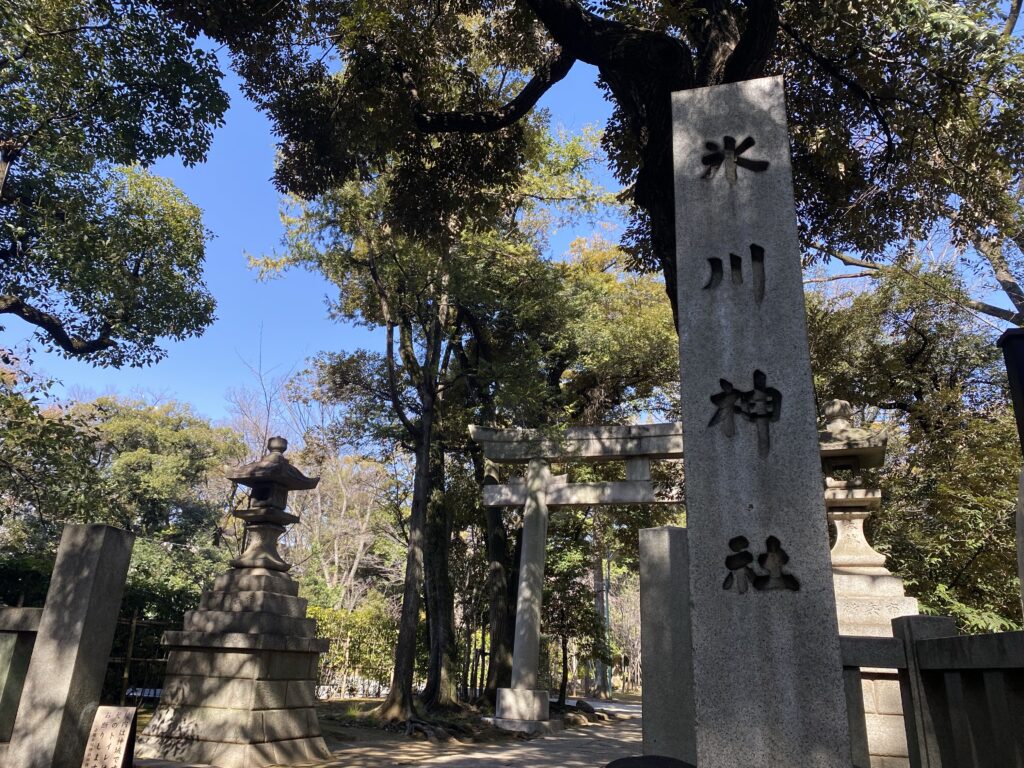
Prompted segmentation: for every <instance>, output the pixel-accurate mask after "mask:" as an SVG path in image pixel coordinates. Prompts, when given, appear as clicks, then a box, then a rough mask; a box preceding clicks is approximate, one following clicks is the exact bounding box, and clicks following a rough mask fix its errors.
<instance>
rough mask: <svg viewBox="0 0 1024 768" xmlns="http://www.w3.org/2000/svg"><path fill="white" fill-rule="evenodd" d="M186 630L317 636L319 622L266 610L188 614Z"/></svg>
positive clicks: (186, 616)
mask: <svg viewBox="0 0 1024 768" xmlns="http://www.w3.org/2000/svg"><path fill="white" fill-rule="evenodd" d="M185 631H186V632H243V633H248V634H255V633H259V634H269V635H286V636H289V637H295V638H300V637H315V636H316V621H315V620H314V619H306V618H299V617H295V616H283V615H281V614H279V613H268V612H266V611H245V612H241V611H239V612H236V611H209V610H206V611H186V612H185Z"/></svg>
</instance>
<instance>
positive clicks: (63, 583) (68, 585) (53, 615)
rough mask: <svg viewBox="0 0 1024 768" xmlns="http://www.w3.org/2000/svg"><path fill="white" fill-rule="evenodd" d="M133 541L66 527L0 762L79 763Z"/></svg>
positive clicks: (36, 766)
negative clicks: (4, 753)
mask: <svg viewBox="0 0 1024 768" xmlns="http://www.w3.org/2000/svg"><path fill="white" fill-rule="evenodd" d="M134 543H135V537H134V536H133V535H132V534H130V533H128V532H127V531H122V530H121V529H119V528H113V527H111V526H109V525H66V526H64V532H63V534H62V535H61V538H60V546H59V548H58V549H57V561H56V563H54V566H53V576H52V577H51V578H50V588H49V589H48V590H47V592H46V603H45V605H44V606H43V611H42V615H41V617H40V619H39V629H38V632H37V634H36V640H35V645H34V647H33V648H32V656H31V660H30V661H29V665H28V673H27V675H26V677H25V683H24V688H23V690H22V693H21V701H20V703H19V704H18V716H17V718H16V719H15V721H14V731H13V733H12V735H11V743H10V746H9V747H8V750H7V755H6V758H5V761H4V765H7V766H11V768H80V767H81V765H82V758H83V756H84V755H85V745H86V741H87V740H88V738H89V729H90V728H91V727H92V720H93V715H94V714H95V712H96V707H97V706H98V705H99V700H100V693H101V692H102V689H103V678H104V676H105V675H106V672H107V662H108V661H109V659H110V648H111V646H112V645H113V643H114V630H115V629H116V628H117V615H118V612H119V611H120V610H121V595H122V594H123V592H124V581H125V578H126V577H127V575H128V564H129V563H130V562H131V556H132V546H133V545H134Z"/></svg>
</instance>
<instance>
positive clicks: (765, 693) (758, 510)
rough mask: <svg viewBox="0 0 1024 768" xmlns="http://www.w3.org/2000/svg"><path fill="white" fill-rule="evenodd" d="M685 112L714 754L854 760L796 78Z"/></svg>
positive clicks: (704, 669) (679, 211) (710, 748)
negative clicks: (817, 391) (797, 136)
mask: <svg viewBox="0 0 1024 768" xmlns="http://www.w3.org/2000/svg"><path fill="white" fill-rule="evenodd" d="M672 107H673V137H674V141H673V154H674V167H675V203H676V247H677V265H678V269H677V274H678V299H679V310H680V311H679V314H680V328H679V345H680V367H681V382H682V388H681V392H682V414H683V428H684V434H685V441H686V450H685V455H684V459H683V461H684V466H685V469H686V501H687V509H688V512H689V515H688V529H687V539H688V544H689V576H690V584H689V596H690V598H689V603H690V608H691V610H690V621H691V630H692V645H693V679H694V709H695V716H696V746H697V750H696V751H697V765H699V766H700V768H735V766H739V765H744V766H751V767H752V768H769V766H777V765H785V766H792V768H850V766H851V754H850V739H849V731H848V726H847V716H846V700H845V694H844V688H843V679H842V660H841V656H840V648H839V633H838V628H837V623H836V607H835V595H834V592H833V585H832V572H831V565H830V562H829V551H828V537H827V531H826V523H825V509H824V497H823V489H822V483H821V475H820V461H819V457H818V440H817V438H818V435H817V427H816V421H817V420H816V415H815V408H814V393H813V389H812V384H811V370H810V360H809V354H808V348H807V335H806V327H805V318H804V294H803V284H802V275H801V264H800V245H799V240H798V238H797V228H796V217H795V206H794V202H793V183H792V175H791V170H790V158H789V136H788V132H787V128H786V110H785V103H784V97H783V82H782V79H781V78H766V79H761V80H752V81H747V82H743V83H733V84H729V85H721V86H716V87H712V88H701V89H694V90H689V91H682V92H679V93H675V94H673V97H672Z"/></svg>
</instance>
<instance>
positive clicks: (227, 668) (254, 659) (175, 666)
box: [167, 650, 259, 678]
mask: <svg viewBox="0 0 1024 768" xmlns="http://www.w3.org/2000/svg"><path fill="white" fill-rule="evenodd" d="M258 673H259V658H258V656H257V655H256V654H253V653H244V652H241V651H239V652H231V651H221V652H214V651H202V650H190V651H171V652H170V654H168V657H167V674H168V675H200V676H204V677H235V678H256V677H257V675H258Z"/></svg>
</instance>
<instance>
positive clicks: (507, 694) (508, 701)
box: [494, 688, 551, 720]
mask: <svg viewBox="0 0 1024 768" xmlns="http://www.w3.org/2000/svg"><path fill="white" fill-rule="evenodd" d="M550 702H551V699H550V695H549V694H548V692H547V691H529V690H525V689H523V688H499V689H498V700H497V704H496V706H495V708H494V714H495V717H497V718H499V719H503V720H547V719H548V716H549V707H550Z"/></svg>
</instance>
